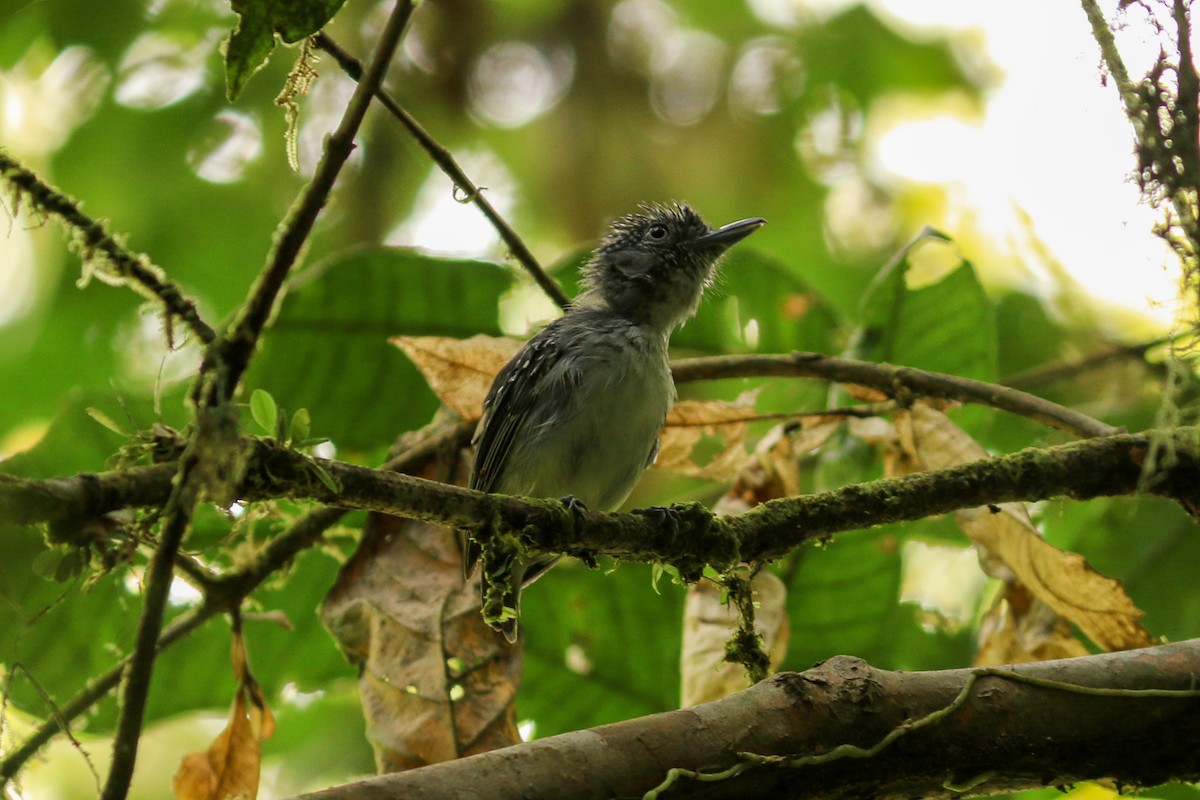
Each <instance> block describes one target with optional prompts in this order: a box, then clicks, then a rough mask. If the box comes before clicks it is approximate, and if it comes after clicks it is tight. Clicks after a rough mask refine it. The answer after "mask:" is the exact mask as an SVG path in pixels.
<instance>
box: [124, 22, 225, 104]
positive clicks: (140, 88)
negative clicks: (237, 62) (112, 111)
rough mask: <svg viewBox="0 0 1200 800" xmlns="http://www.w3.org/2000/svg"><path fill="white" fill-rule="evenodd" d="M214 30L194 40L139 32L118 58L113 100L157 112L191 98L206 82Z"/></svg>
mask: <svg viewBox="0 0 1200 800" xmlns="http://www.w3.org/2000/svg"><path fill="white" fill-rule="evenodd" d="M222 35H224V34H222V32H221V31H220V30H218V29H215V28H214V29H211V30H209V31H208V32H207V33H206V34H205V35H204V36H202V37H199V38H196V37H194V36H192V35H190V34H184V33H171V34H168V33H162V32H159V31H149V32H147V33H143V34H142V35H141V36H139V37H138V38H137V39H135V40H134V42H133V44H131V45H130V46H129V48H128V49H127V50H126V51H125V54H124V55H123V56H122V57H121V66H120V67H119V68H118V70H117V88H116V92H115V97H116V100H117V102H118V103H120V104H121V105H124V106H129V107H130V108H143V109H157V108H165V107H167V106H170V105H173V104H175V103H178V102H179V101H181V100H183V99H185V98H187V97H189V96H191V95H192V94H194V93H195V92H196V91H197V90H199V89H200V88H201V87H202V86H204V83H205V80H206V79H207V77H208V76H207V61H208V57H209V54H210V53H211V52H212V51H213V48H214V47H215V46H216V44H217V42H219V41H220V39H221V36H222Z"/></svg>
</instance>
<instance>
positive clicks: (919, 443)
mask: <svg viewBox="0 0 1200 800" xmlns="http://www.w3.org/2000/svg"><path fill="white" fill-rule="evenodd" d="M896 423H897V429H898V430H899V431H900V442H901V446H902V447H904V448H905V449H906V450H907V449H908V448H910V447H911V453H912V454H913V455H914V456H915V458H916V460H917V461H918V462H919V464H920V465H921V466H922V467H924V468H926V469H940V468H945V467H951V466H955V465H958V464H963V463H967V462H970V461H977V460H979V459H982V458H986V457H987V452H986V451H985V450H984V449H983V448H982V447H980V446H979V444H978V443H977V442H976V441H975V440H974V439H972V438H971V437H970V436H968V435H967V434H966V433H965V432H964V431H963V430H962V429H961V428H959V427H958V426H957V425H955V424H954V422H953V421H951V420H950V418H949V417H947V416H946V415H945V414H943V413H942V412H941V411H939V410H937V409H934V408H930V407H928V406H925V405H923V404H921V403H918V404H916V405H914V406H913V408H912V409H910V410H909V411H908V412H907V413H901V414H897V417H896ZM956 518H957V521H958V524H959V527H961V528H962V529H963V531H964V532H966V534H967V535H968V536H969V537H971V540H972V541H973V542H975V544H976V545H977V546H978V547H979V548H980V550H981V559H980V560H981V563H982V564H983V566H984V568H985V570H986V571H988V572H989V574H992V575H994V576H996V577H1000V578H1001V579H1004V580H1006V581H1009V582H1011V581H1012V580H1015V581H1016V582H1018V583H1019V584H1020V585H1022V586H1024V587H1025V588H1026V589H1027V590H1028V591H1029V593H1030V595H1031V596H1032V597H1033V598H1034V599H1035V600H1038V601H1040V602H1041V603H1044V604H1045V606H1047V607H1048V608H1049V609H1052V610H1053V611H1054V612H1055V613H1057V614H1058V615H1060V616H1062V617H1063V618H1064V619H1066V620H1068V621H1070V622H1072V623H1074V624H1075V625H1076V626H1078V627H1079V629H1080V630H1081V631H1082V632H1083V633H1084V634H1085V635H1087V636H1088V637H1089V638H1090V639H1091V640H1092V641H1094V642H1095V643H1096V644H1098V645H1100V646H1101V647H1103V648H1104V649H1106V650H1126V649H1131V648H1136V647H1146V646H1148V645H1150V644H1152V643H1153V640H1152V638H1151V636H1150V633H1149V632H1148V631H1147V630H1146V629H1145V628H1144V627H1143V626H1142V624H1141V618H1142V616H1143V612H1142V611H1141V610H1140V609H1139V608H1137V606H1135V605H1134V603H1133V601H1132V600H1131V599H1130V598H1129V596H1128V595H1126V594H1125V590H1124V587H1123V586H1122V585H1121V582H1120V581H1118V580H1114V579H1113V578H1109V577H1107V576H1105V575H1101V574H1100V573H1099V572H1096V570H1094V569H1093V568H1092V567H1091V565H1090V564H1088V563H1087V561H1086V560H1085V559H1084V558H1083V557H1082V556H1080V555H1078V554H1076V553H1070V552H1067V551H1064V550H1060V549H1059V548H1057V547H1055V546H1054V545H1052V544H1050V543H1049V542H1047V541H1045V540H1044V539H1042V538H1041V536H1040V535H1039V533H1038V531H1037V529H1036V528H1035V527H1034V526H1033V522H1032V520H1031V519H1030V517H1029V512H1028V510H1027V509H1026V508H1025V506H1024V504H1022V503H1004V504H1001V505H999V506H992V507H990V508H988V507H981V508H973V509H965V510H962V511H959V512H958V513H957V514H956ZM1026 606H1027V607H1026V608H1025V609H1022V608H1021V607H1020V606H1019V605H1018V604H1010V607H1011V613H1013V614H1014V620H1015V622H1014V624H1015V629H1016V630H1020V629H1022V627H1023V626H1025V627H1028V626H1032V625H1035V624H1036V625H1043V626H1044V625H1045V624H1046V621H1045V620H1044V619H1039V620H1036V621H1030V622H1027V621H1024V620H1022V618H1021V614H1022V613H1027V612H1028V610H1029V609H1035V608H1036V606H1035V605H1034V604H1026ZM984 646H985V647H986V646H987V643H986V642H984Z"/></svg>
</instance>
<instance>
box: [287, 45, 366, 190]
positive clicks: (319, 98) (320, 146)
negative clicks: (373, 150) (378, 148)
mask: <svg viewBox="0 0 1200 800" xmlns="http://www.w3.org/2000/svg"><path fill="white" fill-rule="evenodd" d="M354 86H355V84H354V81H352V80H350V79H349V78H347V77H346V76H345V75H344V74H342V72H341V71H340V70H337V69H334V68H332V67H324V68H322V70H321V77H320V80H318V81H317V83H316V85H315V86H313V90H312V91H311V92H309V94H308V96H307V97H305V98H304V100H303V101H302V102H301V111H300V134H299V137H298V139H297V149H298V150H299V155H300V174H301V175H303V176H304V177H306V178H310V177H312V174H313V171H314V170H315V169H316V167H317V163H318V162H319V161H320V160H321V155H322V154H323V153H324V152H325V137H327V136H328V135H329V134H331V133H333V131H334V130H336V129H337V126H338V124H339V123H340V122H341V120H342V113H343V112H344V110H345V108H346V105H347V104H348V103H349V102H350V97H351V96H352V95H353V94H354ZM365 151H366V145H365V144H364V143H363V142H362V141H361V140H360V141H358V142H356V144H355V147H354V150H353V151H351V153H350V158H349V159H348V160H347V161H346V166H347V167H349V168H352V169H358V168H359V167H361V166H362V163H363V159H364V158H365V157H366V156H365ZM344 179H345V178H344V177H343V180H344Z"/></svg>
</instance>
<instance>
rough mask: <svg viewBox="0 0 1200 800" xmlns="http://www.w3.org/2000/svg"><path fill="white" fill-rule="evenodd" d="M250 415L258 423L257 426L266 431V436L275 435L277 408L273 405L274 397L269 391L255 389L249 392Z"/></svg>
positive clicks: (277, 421) (277, 419) (277, 417)
mask: <svg viewBox="0 0 1200 800" xmlns="http://www.w3.org/2000/svg"><path fill="white" fill-rule="evenodd" d="M250 416H251V417H253V418H254V421H255V422H257V423H258V427H260V428H262V429H263V430H264V431H266V432H267V435H268V436H275V435H276V433H277V432H278V431H277V426H278V425H279V408H278V407H277V406H276V405H275V398H274V397H272V396H271V394H270V393H269V392H265V391H263V390H262V389H255V390H254V391H253V392H251V393H250Z"/></svg>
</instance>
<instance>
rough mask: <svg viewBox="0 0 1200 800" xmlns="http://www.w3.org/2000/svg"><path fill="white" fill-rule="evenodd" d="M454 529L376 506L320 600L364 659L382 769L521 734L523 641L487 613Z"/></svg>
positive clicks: (332, 627) (364, 688)
mask: <svg viewBox="0 0 1200 800" xmlns="http://www.w3.org/2000/svg"><path fill="white" fill-rule="evenodd" d="M460 554H461V549H460V547H459V544H458V539H457V537H456V536H455V533H454V531H452V530H449V529H447V528H441V527H437V526H434V525H428V524H425V523H419V522H412V521H410V520H402V519H399V518H398V517H389V516H386V515H384V514H377V513H372V514H370V515H369V516H368V518H367V523H366V526H365V528H364V530H363V542H362V544H361V545H360V546H359V548H358V550H357V552H356V553H355V554H354V556H352V557H351V559H350V560H349V561H347V562H346V564H345V566H343V567H342V570H341V573H340V574H339V576H338V580H337V583H336V584H335V585H334V587H333V589H332V590H330V592H329V595H328V596H327V597H326V598H325V602H324V603H323V604H322V606H321V620H322V622H324V623H325V627H326V628H328V629H329V631H330V633H332V634H333V636H334V638H335V639H336V640H337V642H338V644H339V645H340V646H341V648H342V650H343V652H345V653H346V657H347V658H349V659H350V661H351V662H353V663H354V664H356V665H358V667H359V668H360V675H359V680H358V690H359V694H360V695H361V697H362V704H363V710H364V712H365V714H366V717H367V732H368V738H369V739H370V741H371V746H372V747H373V748H374V750H375V763H376V766H377V768H378V769H379V771H380V772H398V771H400V770H406V769H414V768H416V767H420V766H425V765H427V764H434V763H437V762H440V761H449V760H452V759H455V758H459V757H462V756H467V755H471V754H474V753H481V752H484V751H486V750H492V749H495V748H497V747H505V746H507V745H510V744H515V743H516V742H517V741H519V736H518V735H517V728H516V717H515V710H514V707H513V700H514V698H515V696H516V692H517V688H518V686H519V685H520V682H521V672H520V671H521V648H519V647H512V646H510V645H508V644H507V643H506V642H505V641H504V638H503V637H502V636H500V635H499V634H497V633H496V632H495V631H493V630H491V629H490V628H488V627H487V626H486V625H485V624H484V622H483V618H482V617H481V616H480V613H479V579H478V577H475V578H474V579H473V580H469V581H464V580H463V577H462V561H461V556H460Z"/></svg>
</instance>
